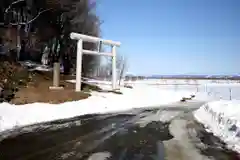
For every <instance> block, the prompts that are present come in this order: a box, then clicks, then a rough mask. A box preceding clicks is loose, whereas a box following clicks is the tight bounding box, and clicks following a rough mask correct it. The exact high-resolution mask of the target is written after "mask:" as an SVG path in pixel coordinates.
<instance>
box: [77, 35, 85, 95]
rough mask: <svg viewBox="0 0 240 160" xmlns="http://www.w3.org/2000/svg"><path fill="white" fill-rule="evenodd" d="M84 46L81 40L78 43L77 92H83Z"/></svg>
mask: <svg viewBox="0 0 240 160" xmlns="http://www.w3.org/2000/svg"><path fill="white" fill-rule="evenodd" d="M82 44H83V41H82V40H81V39H79V40H78V43H77V69H76V86H75V91H76V92H80V91H81V78H82V77H81V76H82Z"/></svg>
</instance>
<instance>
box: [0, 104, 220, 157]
mask: <svg viewBox="0 0 240 160" xmlns="http://www.w3.org/2000/svg"><path fill="white" fill-rule="evenodd" d="M177 108H179V107H176V108H175V109H177ZM183 108H184V107H183ZM159 110H160V109H159V108H153V109H138V110H137V109H136V110H132V111H129V112H128V113H113V114H105V115H85V116H80V117H75V118H72V119H68V120H59V121H54V122H51V123H43V124H37V125H32V126H28V127H24V128H20V129H16V130H14V131H11V132H5V133H2V134H1V135H0V138H1V139H0V140H1V142H0V152H1V153H0V160H85V159H86V160H88V159H89V160H102V159H112V160H155V159H158V160H161V159H164V149H163V146H162V143H161V142H162V141H164V140H169V139H171V138H173V136H172V135H171V134H170V133H169V129H168V127H169V123H168V122H167V123H163V122H161V121H154V120H152V121H149V122H148V123H147V124H146V125H144V126H140V125H139V123H137V122H139V121H140V120H141V119H144V118H147V117H149V116H152V115H155V114H156V113H157V112H159ZM171 110H174V107H173V108H171ZM189 111H191V109H190V110H188V109H186V110H184V112H189ZM6 135H8V137H7V138H4V136H6ZM9 135H10V136H9ZM201 135H203V134H201ZM159 144H160V145H159ZM159 147H160V149H159ZM208 154H209V153H208ZM210 154H211V153H210ZM214 154H218V152H216V153H214Z"/></svg>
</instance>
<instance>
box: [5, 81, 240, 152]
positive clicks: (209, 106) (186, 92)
mask: <svg viewBox="0 0 240 160" xmlns="http://www.w3.org/2000/svg"><path fill="white" fill-rule="evenodd" d="M69 82H71V83H74V82H75V81H74V80H70V81H69ZM88 82H89V83H92V84H97V85H99V86H100V87H102V88H104V89H109V88H110V87H111V85H110V84H111V83H110V82H106V81H96V80H88ZM126 84H128V85H131V86H133V89H130V88H124V87H123V86H121V87H119V88H120V91H121V92H122V93H123V94H122V95H119V94H114V93H99V92H92V93H91V94H92V96H91V97H89V98H87V99H85V100H80V101H73V102H65V103H62V104H47V103H33V104H26V105H19V106H15V105H11V104H8V103H2V104H0V131H4V130H8V129H12V128H16V127H21V126H25V125H31V124H35V123H40V122H47V121H52V120H57V119H65V118H71V117H75V116H80V115H84V114H92V113H107V112H117V111H126V110H130V109H133V108H143V107H160V106H161V105H167V104H172V103H175V102H179V101H180V100H181V99H182V98H183V97H186V98H188V97H191V95H196V97H195V100H197V101H204V102H209V103H206V104H205V105H203V106H202V107H201V108H200V109H198V110H197V111H195V113H194V116H195V118H196V120H197V121H199V122H200V123H202V124H204V125H205V127H206V128H207V131H208V132H213V133H214V135H216V136H218V137H219V138H221V139H222V140H223V141H225V142H226V143H227V144H228V147H229V148H231V149H233V150H235V151H237V152H239V153H240V118H239V117H240V83H239V82H238V81H224V80H222V81H206V80H197V81H194V80H190V81H187V80H142V81H135V82H131V81H128V82H125V85H126ZM169 116H172V115H169Z"/></svg>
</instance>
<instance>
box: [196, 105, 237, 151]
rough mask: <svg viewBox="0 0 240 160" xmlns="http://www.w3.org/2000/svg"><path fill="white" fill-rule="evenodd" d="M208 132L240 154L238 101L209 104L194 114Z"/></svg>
mask: <svg viewBox="0 0 240 160" xmlns="http://www.w3.org/2000/svg"><path fill="white" fill-rule="evenodd" d="M194 116H195V118H196V119H197V121H199V122H200V123H202V124H203V125H204V126H205V127H206V130H207V131H208V132H212V133H213V134H214V135H215V136H217V137H219V138H220V139H222V140H223V141H224V142H225V143H226V144H227V146H228V147H229V148H230V149H232V150H234V151H237V152H238V153H240V101H239V100H233V101H227V100H220V101H213V102H209V103H207V104H205V105H203V106H202V107H200V108H199V109H198V110H197V111H195V113H194Z"/></svg>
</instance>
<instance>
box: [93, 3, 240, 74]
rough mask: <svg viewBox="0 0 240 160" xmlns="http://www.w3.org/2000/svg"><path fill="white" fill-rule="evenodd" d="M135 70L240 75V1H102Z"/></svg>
mask: <svg viewBox="0 0 240 160" xmlns="http://www.w3.org/2000/svg"><path fill="white" fill-rule="evenodd" d="M97 1H98V5H97V12H98V14H99V16H100V18H101V20H103V21H104V23H103V24H102V26H101V30H102V33H101V36H102V37H103V38H106V39H112V40H117V41H120V42H121V43H122V45H121V47H120V48H119V49H118V53H119V54H123V55H124V56H126V57H127V59H128V63H129V68H128V70H129V72H131V73H135V74H141V75H151V74H161V75H170V74H239V73H240V0H148V1H147V0H97Z"/></svg>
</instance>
